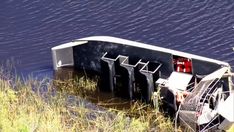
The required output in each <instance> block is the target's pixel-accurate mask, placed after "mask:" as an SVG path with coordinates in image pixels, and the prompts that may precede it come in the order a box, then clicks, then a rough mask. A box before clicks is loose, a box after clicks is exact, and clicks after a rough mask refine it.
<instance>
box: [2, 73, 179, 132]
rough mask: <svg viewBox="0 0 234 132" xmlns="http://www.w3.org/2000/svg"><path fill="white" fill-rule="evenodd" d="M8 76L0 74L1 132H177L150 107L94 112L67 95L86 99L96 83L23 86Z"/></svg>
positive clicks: (84, 80) (32, 82)
mask: <svg viewBox="0 0 234 132" xmlns="http://www.w3.org/2000/svg"><path fill="white" fill-rule="evenodd" d="M4 74H5V73H3V72H1V73H0V131H22V132H28V131H43V132H44V131H53V132H54V131H105V132H112V131H116V132H119V131H167V132H168V131H174V128H173V124H172V122H171V120H170V119H168V118H165V117H164V116H163V115H162V114H161V113H160V112H158V111H155V110H153V109H150V106H148V105H146V104H142V103H139V102H135V103H133V104H132V105H131V107H130V108H129V109H123V110H119V109H118V110H117V109H115V108H102V107H94V108H92V107H90V106H89V105H87V102H86V101H85V100H83V99H81V98H79V97H77V96H71V95H70V94H68V93H66V92H64V91H67V90H69V91H72V89H73V91H72V92H73V93H80V94H81V95H83V96H85V95H86V94H87V92H92V91H94V90H95V88H96V86H97V84H96V81H95V79H94V80H93V79H87V78H84V77H83V78H82V77H81V78H78V79H76V80H74V79H70V80H66V81H62V80H54V81H53V83H51V82H50V81H48V80H47V79H44V80H42V81H37V80H34V79H28V80H25V81H23V82H22V81H20V80H19V79H12V78H9V77H10V76H6V75H4ZM77 81H78V83H77ZM55 84H56V86H57V87H59V88H60V89H61V90H56V89H55V87H54V85H55Z"/></svg>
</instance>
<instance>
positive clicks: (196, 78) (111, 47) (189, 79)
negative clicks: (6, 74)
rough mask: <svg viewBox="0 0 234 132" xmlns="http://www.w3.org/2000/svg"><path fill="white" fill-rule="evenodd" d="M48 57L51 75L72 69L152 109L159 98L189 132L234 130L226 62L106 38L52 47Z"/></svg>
mask: <svg viewBox="0 0 234 132" xmlns="http://www.w3.org/2000/svg"><path fill="white" fill-rule="evenodd" d="M52 57H53V66H54V69H55V70H57V69H59V68H62V67H67V66H72V67H74V68H75V69H78V70H85V71H91V72H94V73H96V74H98V75H100V78H101V80H100V89H101V90H103V91H109V92H111V93H113V94H115V95H117V96H121V97H123V98H128V99H130V100H135V99H139V100H142V101H145V102H147V103H151V102H156V104H155V105H157V101H158V100H157V99H158V97H160V99H161V100H162V101H163V102H164V103H163V104H164V107H166V108H169V109H170V110H172V111H173V113H176V115H177V116H176V118H178V121H180V123H181V124H184V125H186V126H187V127H190V128H191V130H194V131H206V130H213V129H220V130H227V129H228V128H230V125H233V122H234V119H233V118H232V117H234V115H233V113H234V110H233V108H234V105H233V104H234V93H233V84H232V82H231V80H232V79H231V75H232V74H231V67H230V65H229V64H228V63H226V62H223V61H219V60H215V59H210V58H206V57H202V56H197V55H193V54H188V53H184V52H180V51H175V50H171V49H166V48H161V47H157V46H153V45H148V44H144V43H139V42H134V41H130V40H125V39H120V38H115V37H108V36H94V37H87V38H82V39H78V40H75V41H73V42H69V43H66V44H61V45H59V46H56V47H53V48H52ZM155 95H156V96H157V97H156V98H154V96H155ZM155 99H156V101H155ZM228 104H229V105H228ZM225 107H228V108H229V109H226V108H225ZM228 115H232V117H231V118H230V117H229V116H228ZM227 124H228V125H227Z"/></svg>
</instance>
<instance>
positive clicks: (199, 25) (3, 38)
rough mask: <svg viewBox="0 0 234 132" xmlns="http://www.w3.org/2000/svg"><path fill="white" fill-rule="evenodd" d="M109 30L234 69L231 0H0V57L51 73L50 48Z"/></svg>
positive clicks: (20, 66)
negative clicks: (228, 65) (202, 57)
mask: <svg viewBox="0 0 234 132" xmlns="http://www.w3.org/2000/svg"><path fill="white" fill-rule="evenodd" d="M93 35H109V36H115V37H121V38H125V39H130V40H134V41H139V42H144V43H148V44H155V45H158V46H162V47H166V48H171V49H176V50H180V51H185V52H189V53H194V54H197V55H202V56H206V57H210V58H215V59H219V60H222V61H226V62H228V63H230V64H231V65H232V67H233V68H234V51H232V47H234V2H232V1H224V0H216V1H209V0H204V1H200V0H167V1H164V0H145V1H141V0H125V1H123V0H99V1H94V0H77V1H72V0H56V1H55V0H50V1H47V0H19V1H17V0H2V1H1V2H0V60H1V62H2V63H5V62H6V61H7V60H13V61H14V63H16V66H17V70H18V71H21V72H22V73H26V74H27V73H33V74H37V75H45V74H50V73H51V72H52V71H53V70H52V58H51V51H50V48H51V47H53V46H56V45H58V44H61V43H65V42H69V41H71V40H74V39H77V38H81V37H87V36H93Z"/></svg>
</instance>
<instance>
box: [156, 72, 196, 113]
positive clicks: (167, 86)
mask: <svg viewBox="0 0 234 132" xmlns="http://www.w3.org/2000/svg"><path fill="white" fill-rule="evenodd" d="M192 77H193V75H191V74H187V73H181V72H172V73H171V75H170V76H169V78H167V79H161V78H160V79H158V80H157V81H156V83H157V85H158V86H159V87H160V88H161V90H160V91H161V97H162V98H163V100H164V101H165V102H166V103H168V105H169V106H171V107H172V108H173V109H174V110H177V102H176V94H177V92H181V91H185V90H187V87H188V85H189V82H190V81H191V79H192Z"/></svg>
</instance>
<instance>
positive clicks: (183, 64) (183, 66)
mask: <svg viewBox="0 0 234 132" xmlns="http://www.w3.org/2000/svg"><path fill="white" fill-rule="evenodd" d="M173 61H174V68H175V71H177V72H184V73H190V74H191V73H192V61H191V60H190V59H188V58H184V57H178V58H175V59H174V60H173Z"/></svg>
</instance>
